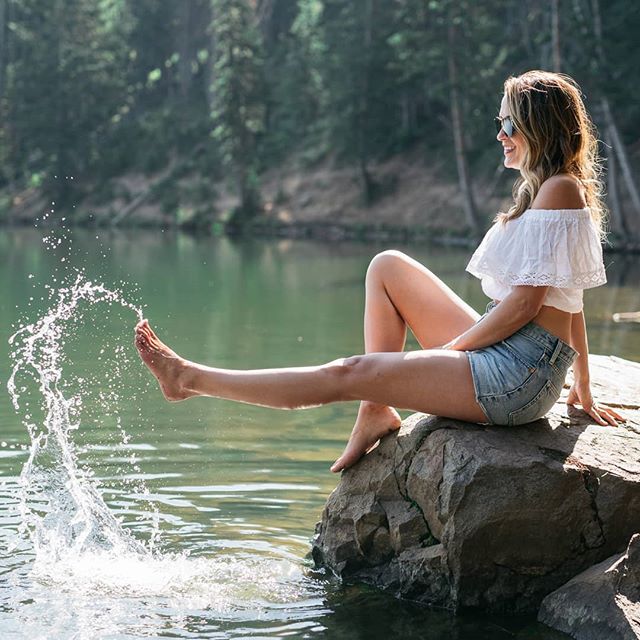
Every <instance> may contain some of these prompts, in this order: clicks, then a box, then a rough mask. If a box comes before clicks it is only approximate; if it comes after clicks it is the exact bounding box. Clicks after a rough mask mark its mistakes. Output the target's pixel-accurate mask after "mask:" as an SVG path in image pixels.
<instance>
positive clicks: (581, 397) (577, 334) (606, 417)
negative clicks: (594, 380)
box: [567, 311, 625, 426]
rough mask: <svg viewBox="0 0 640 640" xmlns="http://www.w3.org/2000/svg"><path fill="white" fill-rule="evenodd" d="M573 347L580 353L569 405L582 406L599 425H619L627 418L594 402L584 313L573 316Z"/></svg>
mask: <svg viewBox="0 0 640 640" xmlns="http://www.w3.org/2000/svg"><path fill="white" fill-rule="evenodd" d="M571 346H572V347H573V348H574V349H575V350H576V351H577V352H578V357H577V358H576V360H575V362H574V363H573V367H572V368H573V380H574V382H573V384H572V385H571V389H569V395H568V396H567V404H569V405H576V404H580V405H582V408H583V409H584V410H585V411H586V412H587V413H588V414H589V415H590V416H591V417H592V418H593V419H594V420H595V421H596V422H597V423H598V424H602V425H605V424H612V425H614V426H615V425H617V424H618V421H620V422H624V421H625V418H624V417H623V416H621V415H620V414H619V413H617V412H616V411H614V410H613V409H609V408H608V407H603V406H600V405H598V404H596V402H594V400H593V397H592V395H591V382H590V378H589V344H588V341H587V327H586V323H585V320H584V312H583V311H580V313H572V314H571Z"/></svg>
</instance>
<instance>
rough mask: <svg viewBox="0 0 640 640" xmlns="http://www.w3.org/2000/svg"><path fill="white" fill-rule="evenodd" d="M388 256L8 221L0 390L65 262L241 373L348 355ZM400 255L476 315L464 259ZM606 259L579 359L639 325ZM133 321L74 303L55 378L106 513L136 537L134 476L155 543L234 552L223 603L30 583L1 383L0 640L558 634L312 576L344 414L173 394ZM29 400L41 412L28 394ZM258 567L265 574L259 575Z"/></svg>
mask: <svg viewBox="0 0 640 640" xmlns="http://www.w3.org/2000/svg"><path fill="white" fill-rule="evenodd" d="M44 235H46V236H47V237H49V238H51V236H52V234H51V233H47V234H44ZM53 235H54V236H55V234H53ZM382 248H387V247H379V246H373V245H359V244H321V243H313V242H301V241H289V240H255V239H245V240H231V239H227V238H202V239H196V238H193V237H191V236H185V235H174V234H169V233H160V232H156V231H154V232H136V233H130V232H127V233H111V232H105V231H84V232H74V233H73V234H70V233H67V234H66V236H65V237H64V238H63V241H62V242H61V243H60V245H56V244H55V242H52V241H51V239H50V240H49V241H48V242H47V243H43V233H41V232H40V231H38V230H33V229H30V230H15V231H6V230H5V231H3V232H1V234H0V264H2V270H1V271H0V279H1V281H2V291H3V296H2V299H1V300H0V327H2V336H3V339H2V340H1V341H0V353H1V354H2V360H1V364H0V381H2V383H3V387H4V384H5V383H6V380H7V378H8V375H9V371H10V364H9V357H8V354H9V346H8V344H7V341H6V340H7V338H8V337H9V335H10V334H11V333H12V332H13V329H12V326H14V325H16V323H22V322H24V320H29V321H33V320H35V319H37V318H38V317H39V316H40V315H41V314H42V313H43V311H44V310H45V309H46V308H47V307H48V306H49V302H48V293H47V289H46V288H45V286H46V285H50V286H52V287H54V288H55V287H57V286H59V284H60V282H61V280H62V279H63V278H64V276H65V274H68V273H70V271H72V270H73V269H74V268H81V269H83V270H84V271H85V273H86V274H87V276H88V277H89V278H90V279H94V280H95V281H97V282H102V283H104V284H105V285H106V286H108V287H118V288H121V289H123V290H124V291H125V292H126V296H127V297H128V299H130V300H131V301H133V302H135V303H138V304H141V305H143V306H144V308H145V309H144V312H145V316H146V317H148V318H149V319H150V320H151V322H152V324H153V325H154V326H155V327H156V328H157V329H158V332H159V333H160V335H161V337H162V338H163V339H164V340H165V341H166V342H168V343H169V344H170V345H171V346H173V347H174V348H175V349H176V350H177V351H178V352H180V353H181V355H184V356H185V357H188V358H190V359H193V360H198V361H202V362H205V363H211V364H216V365H219V366H223V367H239V368H242V367H246V368H249V367H252V368H253V367H273V366H280V365H302V364H309V363H320V362H325V361H328V360H332V359H334V358H336V357H339V356H344V355H350V354H354V353H360V352H362V349H363V344H362V332H361V326H362V311H363V304H364V295H363V286H362V285H363V279H364V273H365V271H366V268H367V265H368V263H369V260H370V259H371V258H372V257H373V255H375V253H377V252H378V251H380V250H381V249H382ZM404 250H405V251H407V252H408V253H410V254H411V255H412V256H413V257H415V258H417V259H418V260H420V261H422V262H424V263H425V264H427V265H428V266H429V267H430V268H431V269H432V270H433V271H435V272H436V273H437V274H438V275H440V276H441V277H442V278H443V279H444V280H445V281H446V282H447V283H448V284H449V285H450V286H451V287H452V288H453V289H454V290H456V291H457V292H458V293H459V294H460V295H462V296H463V297H464V298H465V299H466V300H467V301H469V303H470V304H471V305H472V306H474V307H475V308H476V309H477V310H478V311H481V310H483V308H484V306H485V304H486V300H485V298H484V296H483V294H482V292H481V290H480V286H479V283H478V282H477V281H476V280H475V279H474V278H473V277H472V276H470V275H468V274H465V273H464V266H465V264H466V261H467V260H468V257H469V252H468V251H465V250H452V249H451V250H445V249H435V248H432V247H423V246H410V247H405V248H404ZM63 258H64V261H62V259H63ZM605 262H606V263H607V272H608V277H609V280H610V283H609V284H608V285H606V286H604V287H601V288H599V289H596V290H593V291H590V292H587V294H586V303H585V313H586V315H587V323H588V329H589V340H590V347H591V352H592V353H608V354H614V355H618V356H621V357H625V358H630V359H635V360H640V325H637V324H636V325H633V324H615V323H613V322H612V321H611V316H612V314H613V313H614V312H616V311H631V310H638V309H640V286H639V284H640V267H639V265H638V260H637V259H634V258H625V257H623V256H607V258H606V260H605ZM135 320H136V319H135V316H134V314H133V313H132V312H130V311H129V310H124V309H120V308H114V307H109V306H107V305H102V306H100V307H99V308H98V307H97V308H96V309H92V310H88V311H87V313H86V314H85V319H84V320H83V324H82V325H81V326H79V327H78V328H77V331H76V333H75V334H74V337H73V338H72V339H70V340H69V342H68V343H67V344H66V346H65V353H66V354H67V365H66V366H67V369H68V370H69V371H72V372H73V373H74V375H75V376H76V377H78V376H79V377H82V378H83V379H84V380H85V384H84V386H83V387H82V389H81V390H78V389H69V392H70V393H71V392H75V393H81V395H82V398H83V402H84V413H83V422H82V424H81V426H80V428H79V430H78V432H77V441H78V443H79V445H81V452H82V460H83V462H84V464H85V465H87V466H88V467H90V468H91V469H93V470H94V472H95V474H96V477H97V478H98V480H99V481H100V484H101V486H102V487H103V497H104V499H105V501H106V502H107V504H108V505H109V507H110V508H111V509H112V511H113V512H114V513H116V514H117V515H118V516H120V517H121V518H122V520H123V523H124V525H125V526H127V527H128V528H130V529H131V530H132V531H133V532H134V534H135V535H137V536H139V537H140V538H143V539H144V538H146V537H148V536H149V533H150V525H149V520H148V518H147V516H148V510H145V509H146V507H145V506H144V505H145V504H146V503H145V502H144V500H143V499H142V497H141V496H140V495H137V493H136V490H135V489H134V488H133V485H132V484H131V483H129V484H127V483H126V482H124V480H127V481H130V482H135V481H136V480H143V481H144V483H145V484H146V487H147V489H148V490H149V492H150V495H149V496H145V499H146V498H147V497H150V498H151V500H152V501H153V502H154V503H155V504H156V505H157V508H158V519H159V525H158V526H159V529H160V533H161V535H160V543H159V546H160V549H161V550H162V551H163V552H167V553H168V552H177V551H187V552H189V553H190V554H191V557H197V558H208V559H215V558H220V557H224V558H225V559H226V560H228V561H229V562H237V563H238V564H237V567H238V576H239V577H238V584H239V588H238V590H237V592H235V593H234V596H233V598H232V599H231V600H229V601H226V605H225V608H224V610H222V609H221V608H220V607H217V608H216V606H213V605H211V603H209V604H207V603H204V604H203V603H202V602H197V601H196V602H191V601H190V600H189V598H186V599H183V600H180V602H177V603H176V602H168V601H167V599H166V598H163V597H162V595H161V594H157V593H154V594H152V595H148V594H147V595H140V596H132V595H131V594H130V593H129V594H127V593H121V594H113V593H108V594H105V593H103V592H96V593H93V592H86V591H83V592H82V594H81V595H82V597H81V598H78V597H77V596H72V595H69V594H73V585H68V584H66V585H65V586H64V588H62V589H59V588H54V587H53V586H51V585H50V584H47V583H46V582H44V583H43V582H37V581H34V580H33V578H32V577H31V575H30V568H31V564H32V562H33V557H32V555H33V554H32V553H31V552H30V549H29V546H28V544H26V543H25V542H24V541H22V542H19V543H16V542H15V539H16V530H17V527H18V525H19V516H18V515H17V513H16V510H15V488H16V484H17V477H18V475H19V473H20V470H21V468H22V465H23V464H24V462H25V460H26V456H27V452H26V450H25V448H24V447H25V446H26V445H27V444H28V443H29V438H28V435H27V433H26V430H25V427H24V426H23V424H22V423H21V421H20V419H19V418H18V417H17V416H16V414H15V412H14V410H13V407H12V406H11V403H10V401H9V397H8V395H7V394H6V393H4V392H3V393H2V397H3V400H2V401H1V403H0V425H1V426H0V441H1V442H0V576H1V577H2V581H1V582H0V635H1V636H2V637H3V638H27V637H28V638H36V637H42V638H75V637H79V638H80V637H82V638H84V637H96V638H133V637H179V638H237V637H253V638H275V637H293V638H306V637H308V638H344V639H352V638H365V637H366V638H371V639H373V640H375V639H377V638H384V639H385V640H386V639H387V638H390V637H403V638H434V639H440V638H448V639H449V638H474V639H475V638H513V637H517V638H543V639H544V638H556V637H563V636H560V635H559V634H556V633H554V632H551V631H549V630H547V629H546V628H545V627H542V626H540V625H537V624H536V623H535V621H534V620H533V619H531V618H524V619H523V618H508V617H507V618H498V617H483V616H481V615H479V614H473V615H472V614H466V615H464V616H457V617H456V616H452V615H450V614H448V613H446V612H439V611H432V610H427V609H424V608H421V607H417V606H415V605H413V604H411V603H405V602H399V601H396V600H394V599H393V598H391V597H389V596H386V595H382V594H379V593H376V592H374V591H372V590H369V589H365V588H362V587H358V586H343V585H340V584H339V583H338V582H337V581H336V580H335V579H333V578H332V577H330V576H327V575H324V574H322V573H319V572H316V571H314V570H313V568H312V565H311V563H310V561H309V559H308V556H307V554H308V552H309V548H310V545H309V539H310V538H311V536H312V535H313V530H314V526H315V523H316V522H317V520H318V519H319V517H320V513H321V510H322V507H323V505H324V502H325V500H326V498H327V496H328V495H329V493H330V492H331V491H332V489H333V488H334V487H335V486H336V484H337V481H338V477H337V476H335V475H333V474H331V473H330V472H329V470H328V469H329V466H330V464H331V463H332V462H333V461H334V459H335V458H336V457H337V456H338V455H339V454H340V452H341V451H342V447H343V446H344V443H345V441H346V438H347V436H348V434H349V431H350V429H351V426H352V421H353V419H354V416H355V411H356V406H355V405H352V404H343V405H334V406H329V407H324V408H320V409H313V410H307V411H301V412H283V411H275V410H269V409H263V408H257V407H251V406H247V405H241V404H233V403H230V402H225V401H213V400H210V399H196V400H191V401H188V402H185V403H180V404H176V405H169V404H167V403H165V402H164V401H163V400H162V398H161V396H160V394H159V392H158V391H157V389H156V387H155V385H154V383H153V382H152V381H151V380H150V378H149V376H148V375H147V373H146V371H145V370H144V369H143V367H142V366H141V365H140V364H139V362H138V360H137V356H136V354H135V350H134V347H133V343H132V336H133V334H132V329H133V325H134V324H135ZM411 346H416V345H415V342H413V343H411V342H410V344H409V347H411ZM63 384H64V381H63ZM108 388H117V390H118V396H119V397H118V398H116V399H111V400H110V398H109V397H105V389H108ZM30 393H31V395H32V396H33V398H34V399H33V402H32V404H33V405H34V406H33V412H32V413H33V416H32V418H33V420H34V421H37V420H38V419H40V417H41V410H39V409H38V408H37V406H36V405H37V389H36V388H35V386H34V390H31V392H30ZM121 428H124V429H125V430H126V431H127V433H128V434H129V435H130V441H129V444H128V445H127V446H126V447H122V446H121V445H120V439H121V438H120V436H119V433H120V429H121ZM132 456H134V457H135V460H133V461H132V459H131V457H132ZM125 476H126V477H125ZM256 560H260V561H261V562H262V563H263V564H260V565H259V566H260V567H261V569H260V568H259V569H256V571H265V567H266V570H267V572H268V571H271V570H272V568H273V567H276V568H277V567H279V566H280V565H281V564H282V563H286V567H287V569H286V571H284V572H281V573H278V571H277V570H276V569H273V576H275V578H274V580H275V582H277V583H278V584H277V585H276V586H277V588H275V587H274V589H273V593H275V595H273V597H272V594H271V591H269V590H268V589H267V590H266V591H264V590H263V591H259V589H258V592H257V593H258V595H256V594H255V593H254V592H253V591H252V590H251V582H252V579H251V567H252V566H253V564H252V563H254V562H255V561H256ZM265 563H266V564H265ZM293 574H295V575H293ZM247 576H249V577H248V578H247ZM292 576H293V577H292ZM255 578H256V580H255V581H256V582H257V583H259V582H260V580H259V578H260V576H258V575H256V576H255ZM242 580H244V581H245V582H244V583H242V584H241V581H242ZM245 583H246V584H245ZM270 584H271V583H270ZM258 586H259V585H258ZM257 588H258V587H256V589H257ZM187 595H188V594H187ZM196 600H197V599H196ZM38 621H39V622H38ZM45 621H46V622H45Z"/></svg>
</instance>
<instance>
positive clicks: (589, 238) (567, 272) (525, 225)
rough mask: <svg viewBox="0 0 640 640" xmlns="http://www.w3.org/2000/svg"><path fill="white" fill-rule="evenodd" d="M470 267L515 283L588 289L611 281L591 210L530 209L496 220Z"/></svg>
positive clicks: (499, 279)
mask: <svg viewBox="0 0 640 640" xmlns="http://www.w3.org/2000/svg"><path fill="white" fill-rule="evenodd" d="M467 271H469V272H470V273H472V274H473V275H474V276H476V277H478V278H480V279H482V278H483V277H484V276H490V277H492V278H494V279H495V280H497V281H499V282H501V283H503V284H508V285H512V286H513V285H529V286H550V287H557V288H565V289H567V288H571V289H589V288H591V287H597V286H599V285H601V284H604V283H605V282H606V281H607V277H606V274H605V270H604V264H603V261H602V246H601V244H600V239H599V237H598V232H597V229H596V226H595V224H594V223H593V221H592V219H591V214H590V213H589V210H588V209H527V210H526V211H525V212H524V213H523V214H522V215H521V216H520V217H519V218H516V219H514V220H510V221H509V222H507V223H506V224H503V223H500V222H496V223H495V224H494V225H493V226H492V227H491V228H490V229H489V231H488V232H487V234H486V235H485V237H484V238H483V240H482V242H481V243H480V245H479V246H478V248H477V249H476V251H475V252H474V254H473V256H472V257H471V260H470V261H469V264H468V265H467Z"/></svg>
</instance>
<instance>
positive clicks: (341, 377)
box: [325, 355, 375, 400]
mask: <svg viewBox="0 0 640 640" xmlns="http://www.w3.org/2000/svg"><path fill="white" fill-rule="evenodd" d="M374 359H375V358H373V356H372V355H357V356H350V357H348V358H340V359H338V360H334V361H333V362H329V363H328V364H327V365H325V371H326V373H327V375H328V376H330V378H331V379H332V383H333V384H332V387H333V388H335V389H336V392H337V394H338V398H337V399H338V400H357V399H359V398H358V393H357V389H358V385H359V383H360V382H361V381H362V380H363V379H365V378H366V376H367V375H369V374H370V373H371V371H372V370H373V367H374Z"/></svg>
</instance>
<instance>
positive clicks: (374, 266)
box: [367, 249, 410, 280]
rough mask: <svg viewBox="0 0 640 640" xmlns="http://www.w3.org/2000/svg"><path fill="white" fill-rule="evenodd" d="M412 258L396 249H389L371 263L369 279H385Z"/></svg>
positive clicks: (368, 273) (375, 257)
mask: <svg viewBox="0 0 640 640" xmlns="http://www.w3.org/2000/svg"><path fill="white" fill-rule="evenodd" d="M409 260H410V258H409V256H408V255H407V254H406V253H402V251H397V250H396V249H387V250H386V251H381V252H380V253H378V254H376V255H375V256H374V257H373V258H372V259H371V262H370V263H369V268H368V269H367V279H368V280H370V279H371V278H376V277H384V276H385V275H388V274H389V273H390V272H391V271H392V270H394V269H397V268H398V267H399V266H400V265H403V264H407V263H408V262H409Z"/></svg>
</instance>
